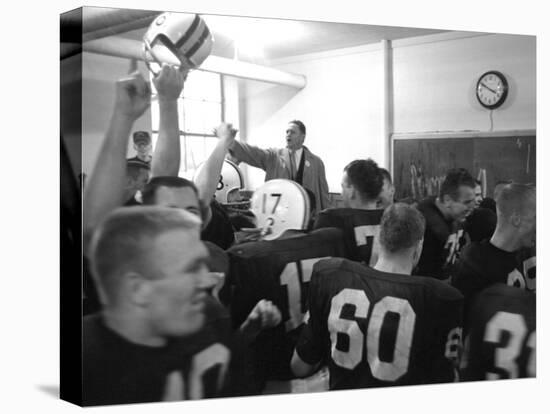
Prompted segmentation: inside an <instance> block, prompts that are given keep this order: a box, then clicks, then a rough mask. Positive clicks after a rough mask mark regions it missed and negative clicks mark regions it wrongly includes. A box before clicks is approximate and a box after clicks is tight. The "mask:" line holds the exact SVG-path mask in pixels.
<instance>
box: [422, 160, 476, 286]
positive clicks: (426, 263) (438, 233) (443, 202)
mask: <svg viewBox="0 0 550 414" xmlns="http://www.w3.org/2000/svg"><path fill="white" fill-rule="evenodd" d="M474 187H475V181H474V179H473V177H472V176H471V175H470V173H469V172H468V171H466V170H465V169H464V168H458V169H452V170H450V171H449V172H447V175H446V176H445V179H444V180H443V183H442V184H441V188H440V189H439V194H438V195H437V197H428V198H426V199H424V200H422V201H421V202H420V203H419V204H418V209H419V210H420V212H421V213H422V214H423V215H424V218H425V219H426V232H425V234H424V248H423V249H422V256H421V257H420V260H419V262H418V265H417V267H416V269H415V270H414V271H413V274H415V275H420V276H431V277H434V278H436V279H440V280H448V279H449V278H450V277H451V270H452V268H453V266H454V264H455V262H456V259H457V258H458V254H459V251H460V249H461V248H462V246H463V245H464V244H465V240H464V229H463V223H464V220H465V218H466V217H467V216H468V215H469V214H470V213H471V212H472V210H473V209H474V206H475V193H474Z"/></svg>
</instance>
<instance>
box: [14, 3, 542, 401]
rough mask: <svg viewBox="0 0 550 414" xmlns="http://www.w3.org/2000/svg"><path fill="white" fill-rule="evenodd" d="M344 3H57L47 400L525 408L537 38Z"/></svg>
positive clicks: (530, 351)
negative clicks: (53, 369) (51, 357)
mask: <svg viewBox="0 0 550 414" xmlns="http://www.w3.org/2000/svg"><path fill="white" fill-rule="evenodd" d="M241 3H244V2H241ZM311 3H312V2H311ZM344 4H345V5H346V7H347V8H348V9H347V11H346V13H347V14H345V13H341V12H342V10H339V7H338V5H336V4H335V5H331V6H330V9H328V10H327V8H328V6H325V7H322V8H320V9H319V10H317V11H315V10H314V9H315V7H316V6H315V3H312V4H310V8H309V9H308V8H307V7H298V8H296V9H295V10H292V7H291V5H287V3H286V2H285V7H286V8H285V9H284V10H283V9H281V10H278V9H277V6H276V5H273V4H272V5H270V6H269V7H266V8H265V9H264V10H262V9H261V8H260V7H259V6H258V5H256V7H248V5H246V4H243V5H240V6H239V7H233V8H232V7H230V6H226V7H224V6H223V5H222V6H220V5H211V4H209V3H208V2H205V3H204V4H201V3H200V2H190V3H189V4H186V2H183V3H182V2H179V3H176V4H174V3H172V2H170V3H166V2H159V3H154V2H150V3H148V2H145V1H141V2H139V3H137V4H136V5H130V4H115V3H113V4H99V3H98V4H97V5H93V4H86V5H85V4H81V5H74V7H70V6H69V5H67V7H65V6H64V7H60V8H58V10H57V11H58V13H57V19H58V20H57V23H56V24H57V25H58V30H59V31H58V34H59V36H58V49H54V50H53V51H50V52H49V53H52V54H57V53H59V62H57V61H56V62H54V63H55V65H57V76H58V80H59V84H58V85H57V94H58V98H57V99H59V101H58V103H59V105H58V108H57V115H56V112H55V107H54V106H53V105H51V108H50V107H48V104H47V100H44V99H41V100H42V103H43V104H44V103H45V105H44V107H45V108H46V109H47V110H49V111H50V116H51V117H53V118H55V117H56V116H57V120H58V122H57V125H58V129H57V131H58V132H57V135H58V136H59V147H56V148H58V150H57V149H56V148H54V150H55V155H52V156H51V157H50V160H49V161H48V158H47V157H46V156H44V157H42V158H41V160H42V162H44V163H50V162H51V163H54V164H56V165H58V166H59V170H57V171H54V173H55V174H54V178H55V176H57V178H56V182H58V183H59V187H58V188H59V193H57V194H56V193H55V192H54V193H53V201H52V203H53V213H54V214H55V215H56V216H57V217H58V219H59V221H58V222H54V223H48V225H49V226H50V227H52V228H53V229H54V230H55V233H56V234H57V235H58V237H59V239H58V245H57V247H58V250H57V251H55V247H56V245H55V244H53V243H52V244H53V245H52V246H51V248H52V249H54V251H53V252H50V255H53V256H56V260H57V262H56V266H57V271H58V273H57V276H55V275H53V276H52V277H49V276H48V280H49V281H51V282H52V283H55V284H57V285H56V287H57V293H56V295H57V296H55V297H52V298H47V299H46V300H47V301H48V303H53V302H56V306H57V308H56V309H54V310H55V312H50V311H49V310H48V313H51V314H54V313H55V314H57V323H56V325H55V327H54V328H52V329H51V332H49V333H48V335H49V336H56V335H57V338H56V340H55V341H56V342H55V348H54V351H56V352H57V356H56V358H58V359H56V360H55V361H57V362H56V364H57V376H52V375H50V376H46V375H43V377H42V378H50V379H49V380H44V379H43V380H41V382H40V383H39V384H38V385H35V389H36V390H37V392H38V393H41V394H42V398H46V396H48V397H49V398H53V399H58V403H57V404H59V405H60V406H61V405H62V406H63V409H67V410H68V409H70V407H77V406H80V407H94V408H92V409H96V408H101V409H107V408H109V409H115V410H123V411H124V412H130V411H129V410H131V411H132V412H134V411H136V410H137V411H139V410H145V411H144V412H149V411H157V410H161V411H162V410H166V409H168V410H173V411H175V410H178V411H179V410H195V409H196V410H198V411H197V412H199V411H200V410H208V411H213V410H225V411H227V410H229V411H239V412H242V411H248V410H251V411H252V410H257V409H262V410H267V411H268V412H281V410H290V411H292V412H299V411H302V410H304V409H305V410H309V411H312V412H317V411H319V412H325V410H327V411H331V412H332V411H334V410H335V409H336V410H338V409H339V410H347V409H349V410H352V409H355V408H354V406H355V405H357V408H356V409H361V410H363V409H364V410H373V409H375V410H376V409H378V410H384V411H391V412H394V411H397V412H400V411H403V412H405V411H408V410H412V411H421V412H426V411H428V412H430V411H438V412H440V411H449V412H464V411H470V410H473V411H474V412H475V411H478V412H479V411H487V410H490V409H491V407H499V408H498V410H499V411H500V407H503V408H502V410H503V411H506V412H508V411H507V410H515V409H516V408H517V409H521V407H525V408H530V409H536V408H537V404H540V401H538V399H539V398H540V393H541V382H540V381H541V380H542V379H543V378H544V372H546V371H545V369H544V366H542V364H541V358H543V359H544V355H543V354H544V352H545V351H544V348H541V346H543V343H539V352H537V342H540V341H539V339H540V337H541V334H540V332H539V335H537V326H539V327H541V326H542V324H541V321H543V320H544V314H543V313H542V312H541V310H540V306H541V302H543V301H537V300H536V296H537V290H539V295H540V292H543V290H541V289H542V286H544V278H543V277H539V281H537V277H536V273H537V231H536V230H537V220H536V210H537V202H540V200H541V195H540V194H539V195H537V190H536V188H537V172H538V171H539V170H538V169H537V167H538V168H539V169H540V168H542V167H544V165H543V164H544V161H542V162H539V164H540V165H537V152H538V153H540V152H541V151H543V148H544V147H543V146H542V147H541V145H544V144H545V142H544V137H543V136H542V137H537V135H540V134H542V133H543V132H544V130H545V129H544V126H542V127H541V124H542V122H541V121H542V118H543V117H544V112H543V111H542V110H541V102H542V98H543V93H541V84H540V83H539V82H538V80H539V78H540V76H541V75H542V74H543V73H544V72H543V71H542V70H541V68H540V66H541V62H542V61H543V59H544V56H542V53H541V44H542V42H543V41H545V40H546V37H545V34H544V33H543V32H540V31H539V28H541V27H542V26H541V25H539V24H536V25H534V27H533V30H529V29H528V26H525V25H524V26H521V27H519V28H518V27H516V26H514V25H510V27H509V29H508V28H507V26H506V24H503V25H498V24H497V25H496V26H493V25H492V23H491V21H490V19H498V16H499V7H502V8H504V5H500V6H498V7H497V6H496V5H494V8H492V9H491V8H490V7H488V6H482V5H480V8H479V10H477V11H476V7H475V5H468V10H470V13H473V14H474V15H475V16H476V18H473V20H472V21H471V22H468V21H467V17H465V16H468V14H467V13H466V14H461V19H459V20H460V21H461V22H462V23H464V24H457V23H456V21H457V20H452V22H450V23H448V22H446V21H445V20H444V19H443V20H442V21H441V24H438V22H437V19H433V18H432V19H425V18H424V13H427V12H428V10H429V8H421V7H420V5H419V7H418V10H416V11H417V12H418V14H419V15H420V18H415V17H414V16H409V17H410V19H409V21H407V20H406V19H405V17H406V15H407V10H409V11H410V10H412V9H414V8H413V7H409V8H406V9H405V8H404V9H401V8H400V7H399V6H398V5H397V4H396V6H395V8H396V9H395V13H393V14H392V13H391V12H389V13H388V12H386V14H378V13H377V12H375V6H372V7H373V10H372V12H373V13H372V15H371V14H369V6H365V5H363V6H358V5H356V7H357V8H356V9H355V10H356V12H354V11H353V10H354V9H351V10H350V8H351V6H349V7H348V2H345V3H343V4H342V7H343V6H344ZM281 7H282V4H281ZM454 7H456V8H458V7H459V5H458V4H455V5H454ZM517 7H521V6H520V5H519V4H518V5H517ZM385 8H386V10H388V5H386V6H385ZM333 10H336V12H335V13H331V11H333ZM445 10H447V11H448V12H449V13H451V12H453V10H454V8H453V7H452V6H450V5H449V6H448V7H447V9H446V8H445V7H443V6H442V5H439V6H438V7H437V8H436V9H434V10H433V12H434V13H435V12H437V13H441V14H442V15H443V14H445ZM308 11H309V13H308ZM399 11H400V12H399ZM539 13H540V11H539ZM511 14H512V15H513V12H511ZM481 15H483V16H487V19H488V20H489V21H488V22H487V24H485V25H484V24H483V22H482V21H483V19H482V18H481V17H480V16H481ZM50 16H52V17H51V18H53V16H54V13H50ZM478 23H479V26H476V24H478ZM52 60H53V59H52ZM12 69H13V68H12ZM33 99H34V98H33ZM543 108H544V107H543ZM22 119H23V118H22ZM19 122H20V123H22V122H23V121H19ZM26 122H27V125H29V126H31V127H33V126H34V125H31V123H29V121H26ZM53 124H54V125H55V122H54V123H53ZM36 127H37V128H39V125H38V123H37V124H36ZM541 131H542V132H541ZM50 135H55V131H54V132H52V133H51V134H50ZM48 139H50V140H52V139H53V138H52V137H49V138H48ZM55 139H57V137H56V138H55ZM49 145H50V146H56V145H57V144H55V145H53V144H52V142H51V141H50V144H49ZM27 146H28V148H27V151H29V150H30V151H32V145H31V143H30V142H29V143H28V144H27ZM50 152H51V151H50ZM57 157H59V158H57ZM39 159H40V158H39ZM539 161H540V159H539ZM35 163H36V162H35ZM35 167H38V165H35ZM38 168H40V167H38ZM35 174H36V173H35ZM539 174H540V172H539ZM542 177H544V175H542ZM43 178H44V179H46V177H45V176H44V177H43ZM56 185H57V184H56ZM39 200H41V197H40V196H39V195H38V194H36V198H35V199H34V203H35V204H36V202H37V201H39ZM56 203H59V204H56ZM56 206H57V210H56ZM543 219H544V216H543ZM540 225H541V224H540V223H539V226H540ZM542 231H543V233H540V230H539V235H540V234H544V227H543V230H542ZM543 245H544V244H542V245H541V241H540V238H539V247H538V253H539V256H540V253H541V252H540V249H541V246H543ZM541 257H543V259H542V260H544V256H541ZM27 260H29V259H28V258H27ZM543 263H544V261H543ZM539 266H540V263H539ZM50 267H51V266H50ZM543 269H544V264H543ZM541 282H542V283H541ZM39 306H40V307H43V308H44V309H45V307H47V306H49V305H47V304H40V305H39ZM55 314H54V315H53V316H54V317H56V315H55ZM43 318H45V314H44V316H43ZM541 318H542V319H541ZM537 319H538V323H537ZM42 329H44V330H47V329H46V328H45V327H44V328H42ZM37 335H40V334H37ZM37 338H38V336H37ZM50 342H51V341H50ZM38 344H39V341H38V342H36V346H38ZM40 358H45V352H41V353H40ZM537 360H538V362H537ZM51 365H52V363H51V364H50V366H51ZM51 378H57V381H58V382H57V384H55V383H54V381H52V380H51ZM411 396H412V397H411ZM409 398H412V399H411V400H410V401H411V402H410V403H407V401H408V399H409ZM450 399H452V400H455V399H456V400H458V401H457V403H456V404H453V406H452V407H450V408H448V406H449V405H451V402H450ZM368 401H372V406H371V405H370V404H367V403H366V402H368ZM476 401H479V402H476ZM522 401H523V403H522ZM249 404H250V405H249ZM360 404H363V408H361V407H362V406H361V405H360ZM424 405H425V406H424ZM52 407H53V406H52ZM277 407H279V408H277ZM438 407H439V408H438ZM476 407H477V408H476ZM447 408H448V409H447ZM54 409H55V408H54ZM200 412H202V411H200Z"/></svg>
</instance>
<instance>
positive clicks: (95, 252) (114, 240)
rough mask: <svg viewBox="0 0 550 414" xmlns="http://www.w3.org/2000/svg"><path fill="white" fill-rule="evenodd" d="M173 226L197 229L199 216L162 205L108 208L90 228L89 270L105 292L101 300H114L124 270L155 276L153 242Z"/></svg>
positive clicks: (191, 229)
mask: <svg viewBox="0 0 550 414" xmlns="http://www.w3.org/2000/svg"><path fill="white" fill-rule="evenodd" d="M177 229H184V230H189V231H193V230H197V231H198V230H199V229H200V220H199V219H198V218H197V217H196V216H194V215H193V214H191V213H189V212H187V211H185V210H179V209H171V208H165V207H150V206H148V207H142V206H140V207H122V208H118V209H116V210H114V211H113V212H111V213H110V214H109V215H108V216H107V217H106V218H105V219H104V220H103V221H102V222H101V223H100V225H99V226H98V228H97V229H96V231H95V232H94V234H93V236H92V241H91V249H90V252H91V253H90V258H91V265H92V274H93V276H94V278H95V280H96V283H97V285H98V287H99V288H100V291H101V292H103V293H104V294H105V298H103V302H105V300H106V301H107V302H108V303H111V302H113V303H116V301H117V296H118V293H119V288H120V282H121V279H120V276H121V275H123V274H124V273H127V272H136V273H139V274H140V275H142V276H143V277H146V278H154V277H157V274H158V273H157V270H156V269H152V267H151V266H152V261H151V256H150V253H151V251H152V249H153V245H154V242H155V240H156V238H157V237H158V236H160V235H161V234H163V233H165V232H168V231H172V230H177Z"/></svg>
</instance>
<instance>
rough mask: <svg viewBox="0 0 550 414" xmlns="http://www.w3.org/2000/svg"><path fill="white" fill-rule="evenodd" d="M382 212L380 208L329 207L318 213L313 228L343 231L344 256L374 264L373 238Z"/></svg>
mask: <svg viewBox="0 0 550 414" xmlns="http://www.w3.org/2000/svg"><path fill="white" fill-rule="evenodd" d="M383 213H384V210H382V209H378V210H362V209H357V208H329V209H327V210H324V211H321V212H320V213H319V216H318V217H317V220H316V221H315V225H314V228H315V229H319V228H322V227H336V228H338V229H341V230H342V231H343V232H344V242H345V245H346V252H347V253H346V258H348V259H350V260H354V261H356V262H362V263H365V264H367V265H369V264H374V262H375V261H376V259H377V256H378V255H377V254H376V251H375V252H374V255H373V246H374V239H375V237H377V236H378V233H379V231H380V220H381V219H382V214H383ZM371 259H372V260H371Z"/></svg>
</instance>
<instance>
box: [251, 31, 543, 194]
mask: <svg viewBox="0 0 550 414" xmlns="http://www.w3.org/2000/svg"><path fill="white" fill-rule="evenodd" d="M535 46H536V44H535V38H534V37H533V36H514V35H485V34H475V33H468V34H465V33H458V32H457V33H446V34H443V35H432V36H425V37H416V38H411V39H407V40H400V41H394V42H392V50H391V54H392V63H391V67H392V73H391V78H392V91H391V100H390V102H391V104H392V106H390V111H392V113H391V118H392V119H393V124H392V125H391V126H390V130H392V128H393V132H394V133H397V134H409V133H413V134H414V133H422V132H427V131H430V132H434V131H445V132H451V133H453V132H457V133H458V132H460V131H467V130H470V131H471V130H476V131H485V132H486V131H489V128H490V119H489V111H487V110H486V109H483V107H481V105H479V103H478V102H477V100H476V98H475V93H474V90H475V83H476V82H477V79H478V78H479V76H480V75H481V74H482V73H484V72H485V71H488V70H499V71H501V72H503V73H504V74H505V75H506V77H507V79H508V81H509V86H510V91H509V95H508V98H507V101H506V102H505V103H504V105H503V106H502V107H501V108H498V109H497V110H494V111H493V131H506V130H521V129H535V128H536V122H535V103H536V95H535V89H536V85H535V63H536V62H535ZM381 48H382V47H381V44H375V45H370V46H365V47H358V48H349V49H341V50H337V51H332V52H327V53H317V54H311V55H304V56H300V57H297V58H294V59H293V60H288V61H286V62H278V64H276V65H275V67H277V68H278V69H282V70H286V71H289V72H294V73H299V74H303V75H305V76H306V78H307V85H306V87H305V88H304V89H302V90H299V91H298V90H296V89H292V88H287V87H282V86H274V85H269V84H265V83H260V82H246V85H247V87H246V88H244V94H245V95H244V98H243V97H242V102H241V110H242V111H243V114H244V115H243V116H241V119H242V121H241V122H242V123H244V128H242V130H244V131H245V132H246V134H245V135H244V136H243V139H247V140H248V142H249V143H252V144H254V145H258V146H261V147H270V146H274V147H280V146H284V129H285V127H286V123H287V122H288V121H289V120H291V119H294V118H298V119H301V120H302V121H303V122H304V123H305V124H306V127H307V128H308V133H307V137H306V145H307V146H308V147H309V148H310V149H311V150H312V151H313V152H314V153H316V154H318V155H320V156H321V157H322V158H323V160H324V162H325V166H326V170H327V180H328V182H329V189H330V191H331V192H339V191H340V185H339V184H340V178H341V172H342V168H343V167H344V166H345V165H346V164H347V163H348V162H349V161H351V160H352V159H355V158H361V157H372V158H373V159H375V160H376V161H377V162H379V163H380V164H382V165H384V166H386V167H388V163H387V161H388V160H387V159H386V158H385V148H386V147H385V145H386V141H385V138H384V137H383V121H384V114H383V107H382V106H383V94H384V90H383V79H384V78H383V67H382V64H383V62H382V58H383V56H382V51H381ZM247 170H248V171H247V172H248V186H249V187H250V188H252V189H254V188H256V187H257V186H259V185H260V184H261V183H262V182H263V178H264V174H263V172H262V171H259V170H257V169H254V168H248V169H247Z"/></svg>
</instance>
